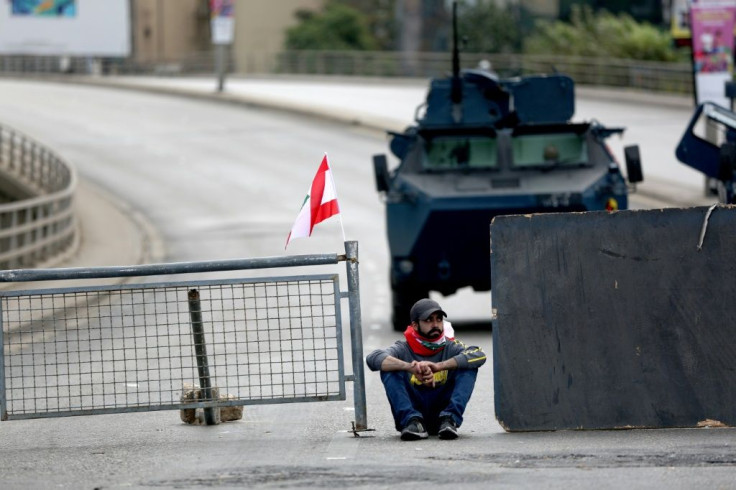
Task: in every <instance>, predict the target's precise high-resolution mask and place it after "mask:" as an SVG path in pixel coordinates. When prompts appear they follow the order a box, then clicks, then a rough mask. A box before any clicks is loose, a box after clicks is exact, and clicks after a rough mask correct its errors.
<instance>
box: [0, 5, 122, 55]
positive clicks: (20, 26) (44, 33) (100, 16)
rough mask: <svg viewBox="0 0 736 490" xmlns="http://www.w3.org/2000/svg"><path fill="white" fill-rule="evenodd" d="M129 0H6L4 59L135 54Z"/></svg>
mask: <svg viewBox="0 0 736 490" xmlns="http://www.w3.org/2000/svg"><path fill="white" fill-rule="evenodd" d="M130 36H131V34H130V7H129V2H128V0H5V1H0V54H12V55H48V56H97V57H125V56H129V55H130V49H131V48H130V46H131V41H130Z"/></svg>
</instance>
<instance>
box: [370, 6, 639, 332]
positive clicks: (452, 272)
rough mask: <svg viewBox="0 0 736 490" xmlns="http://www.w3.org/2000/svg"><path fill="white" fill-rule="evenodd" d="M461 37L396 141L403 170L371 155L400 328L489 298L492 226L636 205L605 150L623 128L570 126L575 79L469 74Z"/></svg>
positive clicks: (634, 166) (634, 164)
mask: <svg viewBox="0 0 736 490" xmlns="http://www.w3.org/2000/svg"><path fill="white" fill-rule="evenodd" d="M453 17H454V16H453ZM453 24H455V21H454V18H453ZM453 27H454V26H453ZM454 38H455V43H454V47H453V70H452V74H451V76H449V77H447V78H442V79H434V80H432V81H431V84H430V87H429V92H428V94H427V98H426V103H425V104H424V106H423V107H421V106H420V109H422V108H423V109H424V110H423V112H422V111H421V110H418V111H417V117H416V121H415V124H413V125H411V126H409V127H408V128H407V129H406V130H405V131H404V132H402V133H389V134H390V137H391V141H390V150H391V152H392V153H393V154H394V155H395V156H396V157H397V158H398V159H399V160H400V163H399V165H398V166H397V167H396V168H394V169H393V170H389V167H388V162H387V158H386V156H385V155H375V156H374V157H373V163H374V171H375V179H376V187H377V190H378V192H379V193H381V194H383V195H384V196H385V204H386V224H387V233H388V243H389V248H390V252H391V266H390V267H391V271H390V277H391V291H392V303H393V304H392V307H393V311H392V323H393V326H394V328H395V329H396V330H403V329H404V328H405V327H406V325H407V324H408V323H409V309H410V307H411V305H412V304H413V303H414V302H415V301H416V300H417V299H420V298H422V297H426V296H427V295H428V294H429V292H430V291H437V292H439V293H441V294H443V295H449V294H452V293H454V292H456V291H457V290H458V289H460V288H463V287H467V286H470V287H472V288H473V289H474V290H476V291H488V290H490V289H491V274H490V237H489V227H490V223H491V220H492V219H493V217H494V216H498V215H505V214H528V213H543V212H581V211H595V210H609V211H612V210H617V209H626V208H627V207H628V191H629V189H628V186H627V182H626V180H625V178H624V176H623V175H622V173H621V170H620V167H619V164H618V163H617V161H616V159H615V158H614V156H613V154H612V153H611V151H610V150H609V148H608V147H607V145H606V144H605V140H606V138H608V137H610V136H611V135H613V134H619V133H622V132H623V131H624V129H623V128H606V127H604V126H602V125H601V124H599V123H598V122H595V121H592V122H577V123H576V122H571V119H572V116H573V114H574V112H575V94H574V87H575V85H574V82H573V80H572V79H571V78H570V77H568V76H565V75H562V74H551V75H538V76H524V77H517V78H509V79H501V78H499V77H497V76H495V75H494V74H492V73H489V72H485V71H480V70H463V71H461V70H460V69H459V52H458V49H457V30H456V29H454ZM624 153H625V155H626V165H627V175H628V180H629V182H630V183H636V182H639V181H641V180H643V179H642V172H641V164H640V160H639V150H638V147H637V146H630V147H627V148H625V150H624Z"/></svg>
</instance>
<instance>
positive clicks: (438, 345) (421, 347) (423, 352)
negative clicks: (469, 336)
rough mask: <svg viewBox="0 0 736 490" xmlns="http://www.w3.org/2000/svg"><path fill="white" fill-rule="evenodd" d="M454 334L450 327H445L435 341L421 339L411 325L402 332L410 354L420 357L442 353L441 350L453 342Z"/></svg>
mask: <svg viewBox="0 0 736 490" xmlns="http://www.w3.org/2000/svg"><path fill="white" fill-rule="evenodd" d="M454 334H455V332H453V330H452V327H450V328H449V329H448V328H447V326H446V325H445V330H444V331H443V332H442V335H440V336H439V337H438V338H436V339H435V340H430V339H427V338H425V337H422V336H421V335H419V333H418V332H417V331H416V330H414V327H412V326H411V325H409V326H408V327H406V330H404V337H406V341H407V342H408V343H409V348H410V349H411V350H412V352H414V353H415V354H419V355H420V356H432V355H434V354H437V353H439V352H442V349H444V348H445V345H447V343H448V342H451V341H453V340H455V337H454Z"/></svg>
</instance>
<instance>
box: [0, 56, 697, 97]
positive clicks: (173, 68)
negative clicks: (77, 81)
mask: <svg viewBox="0 0 736 490" xmlns="http://www.w3.org/2000/svg"><path fill="white" fill-rule="evenodd" d="M461 62H462V66H463V67H464V68H471V67H476V66H478V65H479V64H480V63H481V62H484V63H485V62H489V63H491V66H492V68H493V70H494V71H496V72H497V73H498V74H499V75H501V76H504V77H507V76H516V75H525V74H531V73H552V72H554V71H558V72H561V73H565V74H567V75H569V76H571V77H572V78H573V79H574V80H575V82H576V83H578V84H581V85H603V86H610V87H627V88H634V89H640V90H647V91H656V92H668V93H676V94H692V91H693V87H692V86H693V74H692V66H691V64H690V63H687V62H655V61H640V60H629V59H611V58H586V57H572V56H551V55H524V54H485V53H462V55H461ZM227 66H228V72H231V73H232V72H240V73H244V74H307V75H343V76H365V77H421V78H426V77H434V76H443V75H444V74H446V73H447V72H449V71H450V69H451V66H452V64H451V55H450V53H432V52H420V53H411V54H407V53H402V52H398V51H307V50H298V51H282V52H280V53H277V54H275V55H274V54H269V53H252V54H248V55H247V56H244V57H241V58H238V59H237V62H236V59H235V57H234V54H233V52H232V50H230V51H229V52H228V62H227ZM214 70H215V54H214V52H213V51H201V52H194V53H190V54H189V55H187V56H183V57H181V58H178V59H170V60H158V61H137V60H134V59H132V58H126V59H100V60H89V59H86V58H64V59H60V58H59V57H49V56H46V57H43V56H34V57H31V56H0V73H5V74H26V75H27V74H31V75H33V74H39V75H42V74H63V73H72V74H91V73H92V74H102V75H105V74H111V75H159V76H180V75H194V74H204V73H208V74H210V73H214Z"/></svg>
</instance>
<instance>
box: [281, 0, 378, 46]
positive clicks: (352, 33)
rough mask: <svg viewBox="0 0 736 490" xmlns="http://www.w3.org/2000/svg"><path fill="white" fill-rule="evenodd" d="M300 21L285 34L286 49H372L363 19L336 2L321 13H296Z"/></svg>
mask: <svg viewBox="0 0 736 490" xmlns="http://www.w3.org/2000/svg"><path fill="white" fill-rule="evenodd" d="M297 17H298V18H299V20H300V22H299V24H297V25H296V26H294V27H291V28H289V29H287V31H286V49H310V50H358V51H364V50H372V49H375V48H376V41H375V39H374V38H373V36H372V35H371V33H370V30H369V28H368V25H367V22H366V19H365V16H364V15H363V14H361V13H360V12H359V11H357V10H355V9H354V8H352V7H348V6H347V5H343V4H341V3H339V2H338V1H336V0H333V1H330V2H328V3H327V5H325V7H324V10H322V11H321V12H312V11H310V10H300V11H299V12H298V13H297Z"/></svg>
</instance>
